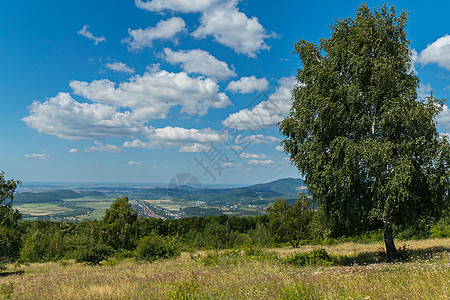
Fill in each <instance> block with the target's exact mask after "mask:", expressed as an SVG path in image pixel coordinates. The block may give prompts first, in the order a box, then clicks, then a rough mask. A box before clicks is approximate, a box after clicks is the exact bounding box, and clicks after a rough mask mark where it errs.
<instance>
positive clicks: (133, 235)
mask: <svg viewBox="0 0 450 300" xmlns="http://www.w3.org/2000/svg"><path fill="white" fill-rule="evenodd" d="M101 223H102V231H101V236H100V239H101V242H102V243H103V244H106V245H109V246H111V247H113V248H114V249H116V250H118V249H127V250H132V249H134V248H135V247H136V243H137V212H136V211H135V210H133V209H131V204H130V202H129V201H128V197H126V196H125V197H119V198H117V199H116V201H114V202H113V203H112V204H111V207H110V208H109V209H107V210H106V212H105V216H104V217H103V219H102V220H101Z"/></svg>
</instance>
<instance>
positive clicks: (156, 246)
mask: <svg viewBox="0 0 450 300" xmlns="http://www.w3.org/2000/svg"><path fill="white" fill-rule="evenodd" d="M134 253H135V256H136V257H137V258H139V259H143V260H148V261H154V260H157V259H159V258H171V257H175V256H179V255H180V249H179V247H178V244H177V242H176V240H175V239H169V238H165V237H162V236H159V235H157V234H156V233H155V232H152V233H151V234H150V235H149V236H145V237H143V238H141V239H140V240H139V242H138V246H137V248H136V250H135V251H134Z"/></svg>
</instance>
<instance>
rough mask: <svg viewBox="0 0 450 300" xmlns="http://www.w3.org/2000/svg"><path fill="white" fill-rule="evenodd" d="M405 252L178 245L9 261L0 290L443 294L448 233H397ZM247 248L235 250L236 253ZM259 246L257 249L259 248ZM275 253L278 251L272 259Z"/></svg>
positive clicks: (448, 269) (76, 294) (152, 295)
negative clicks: (161, 255) (150, 255)
mask: <svg viewBox="0 0 450 300" xmlns="http://www.w3.org/2000/svg"><path fill="white" fill-rule="evenodd" d="M405 244H406V249H408V250H407V252H408V257H409V259H407V260H405V261H404V262H401V263H391V264H387V263H383V262H380V261H382V260H380V261H378V259H379V257H380V253H381V252H380V251H382V249H383V244H382V243H371V244H357V243H341V244H336V245H331V246H319V245H317V246H314V245H307V246H300V248H298V249H293V248H288V247H285V248H275V249H262V250H259V252H258V251H256V252H252V253H249V252H248V251H240V250H223V251H220V252H206V251H198V252H195V253H187V252H184V253H182V254H181V256H179V257H177V258H173V259H165V260H157V261H155V262H152V263H149V262H142V261H135V260H123V261H118V260H116V259H110V260H107V261H105V262H103V264H102V265H100V266H88V265H84V264H79V263H75V262H73V261H57V262H49V263H33V264H29V265H20V266H19V265H10V266H8V268H7V269H6V270H5V271H3V272H2V273H1V276H0V296H2V297H3V298H11V299H410V300H412V299H450V239H429V240H419V241H407V242H401V241H397V245H398V247H399V248H403V249H404V248H405V247H404V246H405ZM318 248H321V249H324V250H326V251H327V252H328V253H329V254H330V255H333V256H334V257H337V258H338V261H336V262H335V263H333V264H323V265H317V264H316V265H306V266H296V265H292V264H286V263H283V261H284V260H283V259H286V258H288V257H291V256H292V255H294V254H296V253H297V254H298V253H303V252H308V251H311V250H313V249H318ZM245 252H246V253H247V254H243V253H245ZM261 253H262V255H261ZM272 257H279V259H272Z"/></svg>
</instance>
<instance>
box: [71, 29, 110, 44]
mask: <svg viewBox="0 0 450 300" xmlns="http://www.w3.org/2000/svg"><path fill="white" fill-rule="evenodd" d="M89 27H90V26H89V25H84V26H83V28H81V29H80V30H79V31H77V33H78V34H79V35H82V36H84V37H87V38H88V39H90V40H93V41H94V45H98V43H100V42H106V38H105V37H104V36H100V37H96V36H94V35H93V34H92V32H90V31H89V30H88V28H89Z"/></svg>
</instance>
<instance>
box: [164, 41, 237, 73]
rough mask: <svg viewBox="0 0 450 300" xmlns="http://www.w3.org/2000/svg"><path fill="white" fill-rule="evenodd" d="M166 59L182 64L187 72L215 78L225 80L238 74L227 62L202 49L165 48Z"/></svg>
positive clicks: (172, 62)
mask: <svg viewBox="0 0 450 300" xmlns="http://www.w3.org/2000/svg"><path fill="white" fill-rule="evenodd" d="M164 53H165V59H166V61H167V62H169V63H171V64H181V66H182V68H183V70H184V71H185V72H186V73H196V74H202V75H205V76H208V77H211V78H213V79H215V80H225V79H228V78H230V77H233V76H236V73H234V71H232V70H231V69H230V68H229V67H228V64H227V63H226V62H223V61H219V60H218V59H217V58H215V57H214V56H212V55H211V54H210V53H208V52H206V51H204V50H200V49H194V50H180V51H176V52H175V51H172V50H171V49H169V48H165V49H164Z"/></svg>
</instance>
